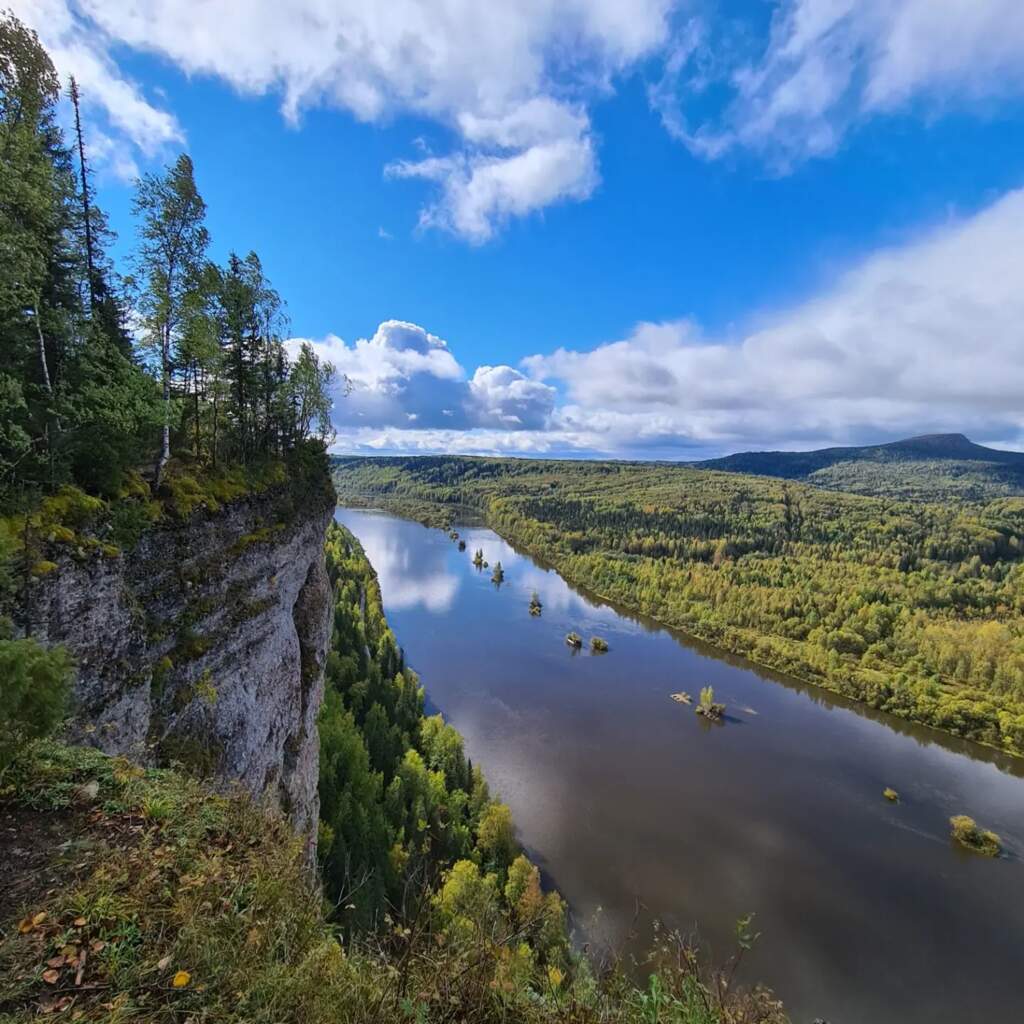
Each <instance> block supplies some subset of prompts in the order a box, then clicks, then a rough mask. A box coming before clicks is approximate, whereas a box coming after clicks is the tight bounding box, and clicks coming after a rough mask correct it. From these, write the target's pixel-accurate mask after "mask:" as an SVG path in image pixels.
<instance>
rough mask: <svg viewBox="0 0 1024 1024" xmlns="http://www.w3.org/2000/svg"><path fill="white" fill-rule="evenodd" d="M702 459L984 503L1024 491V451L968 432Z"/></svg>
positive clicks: (872, 489) (872, 490) (900, 494)
mask: <svg viewBox="0 0 1024 1024" xmlns="http://www.w3.org/2000/svg"><path fill="white" fill-rule="evenodd" d="M694 465H697V466H700V467H701V468H702V469H721V470H727V471H729V472H733V473H756V474H759V475H763V476H777V477H784V478H785V479H787V480H801V481H803V482H805V483H809V484H813V485H814V486H815V487H825V488H828V489H830V490H836V491H847V492H849V493H854V494H872V495H876V496H879V497H888V498H903V499H908V500H912V501H946V500H956V501H972V502H984V501H991V500H992V499H994V498H1001V497H1010V496H1017V495H1022V494H1024V453H1021V452H1012V451H1002V450H1000V449H997V448H986V447H984V446H983V445H980V444H974V443H973V442H972V441H969V440H968V439H967V438H966V437H964V435H963V434H925V435H923V436H921V437H911V438H907V439H906V440H903V441H893V442H890V443H888V444H879V445H863V446H859V447H857V446H854V447H842V448H820V449H818V450H816V451H809V452H738V453H737V454H735V455H727V456H726V457H725V458H721V459H710V460H707V461H705V462H698V463H694Z"/></svg>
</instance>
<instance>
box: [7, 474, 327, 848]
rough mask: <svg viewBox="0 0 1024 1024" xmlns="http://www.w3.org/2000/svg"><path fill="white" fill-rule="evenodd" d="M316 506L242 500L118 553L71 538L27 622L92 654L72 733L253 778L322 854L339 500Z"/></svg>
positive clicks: (81, 676) (221, 777)
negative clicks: (322, 742) (319, 830)
mask: <svg viewBox="0 0 1024 1024" xmlns="http://www.w3.org/2000/svg"><path fill="white" fill-rule="evenodd" d="M313 504H314V506H315V507H304V508H300V509H299V510H298V512H296V511H295V510H294V508H293V507H292V506H291V504H290V503H289V502H288V500H287V498H286V496H283V495H282V494H280V493H278V494H263V495H257V496H253V497H249V498H245V499H240V500H238V501H235V502H233V503H231V504H230V505H228V506H225V507H224V508H223V509H221V510H220V511H217V512H207V511H201V512H197V513H195V514H194V515H193V516H192V517H191V518H190V519H189V520H188V521H187V522H183V523H181V522H179V523H171V524H167V525H161V526H160V527H158V528H155V529H153V530H151V531H150V532H148V533H147V534H146V535H145V536H144V537H143V538H142V540H141V541H140V542H139V544H138V545H137V546H136V548H135V549H134V550H133V551H131V552H130V553H128V554H122V555H119V556H117V557H113V558H111V557H108V556H105V555H103V554H102V553H95V554H86V555H85V556H84V557H83V556H82V555H78V554H72V553H70V552H67V551H61V549H60V548H59V547H58V548H56V549H55V550H54V552H52V553H51V554H49V555H48V557H50V558H51V559H52V560H53V561H55V562H57V564H58V569H57V570H56V571H54V572H52V573H50V574H49V575H48V576H47V577H46V578H45V579H44V580H42V581H41V582H40V584H39V585H38V586H36V587H34V588H33V589H32V591H31V596H30V598H29V602H28V604H27V606H26V607H25V608H24V609H23V612H22V621H21V623H20V624H19V625H20V626H21V629H22V631H24V632H27V633H31V634H33V635H34V636H36V637H37V638H38V639H40V640H42V641H44V642H47V643H50V644H57V643H60V644H64V645H65V646H66V647H67V648H68V650H69V651H70V652H71V653H72V654H73V655H74V656H75V658H76V660H77V663H78V671H77V677H76V680H75V685H74V698H73V707H74V713H73V717H72V721H71V723H70V725H69V727H68V737H67V738H68V739H69V741H70V742H75V743H83V744H88V745H91V746H96V747H99V748H100V749H102V750H104V751H105V752H107V753H109V754H116V755H125V756H127V757H130V758H132V759H133V760H135V761H138V762H139V763H141V764H144V765H167V764H171V763H174V762H180V763H182V764H183V765H185V767H186V768H188V769H189V770H191V771H192V772H194V773H196V774H199V775H201V776H203V777H205V778H208V779H209V780H211V781H212V782H213V783H214V784H215V785H216V786H217V787H218V788H220V789H222V790H230V789H234V788H237V787H242V788H243V789H244V790H245V791H247V792H248V793H250V794H251V795H252V796H254V797H255V798H257V799H259V800H263V801H266V802H267V803H268V805H270V806H271V807H274V808H278V809H280V810H281V811H282V812H283V813H284V814H286V815H287V816H288V818H289V819H290V820H291V822H292V824H293V825H294V827H295V828H296V830H297V831H299V832H300V833H302V834H303V835H305V836H306V837H307V839H308V843H309V852H310V856H312V854H313V852H314V848H315V841H316V823H317V818H318V815H319V798H318V796H317V776H318V770H319V767H318V766H319V740H318V736H317V729H316V718H317V712H318V711H319V709H320V703H321V700H322V697H323V670H324V662H325V658H326V653H327V646H328V643H329V640H330V630H331V612H332V609H331V588H330V584H329V581H328V579H327V573H326V569H325V566H324V552H323V544H324V535H325V532H326V529H327V525H328V523H329V521H330V518H331V514H332V511H333V508H332V506H331V505H330V504H329V499H328V498H327V497H326V496H325V497H324V498H323V499H322V500H320V499H318V500H316V501H315V502H313Z"/></svg>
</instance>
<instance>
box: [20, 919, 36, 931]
mask: <svg viewBox="0 0 1024 1024" xmlns="http://www.w3.org/2000/svg"><path fill="white" fill-rule="evenodd" d="M32 927H33V926H32V918H31V917H23V918H22V919H21V920H20V921H19V922H18V931H19V932H21V934H22V935H28V933H29V932H30V931H32Z"/></svg>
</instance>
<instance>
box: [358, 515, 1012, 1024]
mask: <svg viewBox="0 0 1024 1024" xmlns="http://www.w3.org/2000/svg"><path fill="white" fill-rule="evenodd" d="M338 519H339V520H340V521H341V522H343V523H344V524H345V525H346V526H348V527H349V529H351V530H352V531H353V533H355V534H356V536H358V537H359V539H360V541H361V542H362V543H363V545H364V547H365V549H366V552H367V555H368V556H369V558H370V561H371V562H372V563H373V566H374V568H375V569H376V570H377V573H378V575H379V577H380V584H381V589H382V592H383V596H384V605H385V609H386V612H387V616H388V620H389V622H390V624H391V626H392V628H393V629H394V631H395V633H396V635H397V637H398V640H399V643H400V644H402V646H403V647H404V649H405V652H406V656H407V659H408V661H409V663H410V664H411V665H412V667H413V668H415V669H416V671H417V672H419V674H420V677H421V681H422V683H423V685H424V686H425V687H426V691H427V698H428V701H429V703H430V705H431V706H432V707H433V708H436V709H438V710H440V711H442V712H443V713H444V715H445V717H446V718H447V719H448V720H449V721H451V722H452V723H453V724H454V725H455V726H456V727H457V728H458V729H459V731H460V732H461V733H462V735H463V737H464V738H465V741H466V748H467V752H468V754H469V755H470V756H471V757H472V758H473V760H474V762H476V763H478V764H480V765H481V766H482V767H483V769H484V771H485V772H486V775H487V778H488V780H489V782H490V783H491V788H492V790H494V791H496V792H497V793H498V794H499V795H500V796H501V798H502V799H504V800H505V801H506V802H507V803H509V804H510V805H511V807H512V811H513V813H514V815H515V820H516V823H517V825H518V828H519V830H520V838H521V840H522V842H523V844H524V846H526V847H527V849H528V850H529V851H530V853H531V856H532V857H533V858H534V860H536V861H537V862H538V863H539V864H540V865H541V867H542V868H543V869H544V871H545V872H546V874H547V875H548V877H549V878H550V880H551V881H552V882H553V883H554V884H555V885H557V886H558V888H559V889H560V890H561V892H562V894H563V895H564V896H565V897H566V899H567V900H568V901H569V903H570V906H571V907H572V911H573V914H574V921H575V923H576V928H577V931H578V932H582V933H583V934H585V935H586V936H587V937H591V938H595V939H600V940H602V941H611V942H618V943H620V944H621V943H628V941H629V935H630V933H631V931H632V930H633V926H634V921H635V920H639V921H640V922H641V924H639V925H638V926H637V928H636V930H637V931H639V932H644V933H645V932H646V927H645V923H647V924H649V922H650V919H651V918H652V917H658V918H660V919H661V920H663V921H665V922H666V923H667V924H668V925H670V926H672V927H678V928H681V929H683V930H691V929H693V927H694V926H695V925H696V924H698V923H699V930H700V936H701V938H702V939H703V940H704V941H705V942H706V943H708V944H710V946H711V948H712V950H713V951H715V952H718V954H719V955H720V957H721V956H725V955H727V954H728V953H729V952H730V951H731V947H730V936H731V934H732V930H733V925H734V922H735V921H736V919H737V918H738V917H740V916H742V915H744V914H746V913H749V912H751V911H754V912H756V914H757V917H756V925H757V927H758V929H759V930H760V931H761V932H762V933H763V934H762V938H761V940H760V942H759V943H758V945H757V947H756V948H755V950H754V952H753V954H752V955H751V958H750V959H749V960H748V961H747V967H746V968H745V975H746V980H748V981H752V980H754V979H757V978H760V979H763V980H764V981H765V982H767V983H768V984H770V985H771V986H772V987H773V988H774V989H775V990H776V992H777V993H778V994H779V996H780V997H781V998H782V999H783V1000H784V1001H785V1002H786V1005H787V1008H788V1009H789V1011H790V1013H791V1015H792V1017H793V1020H794V1021H795V1022H796V1024H803V1022H808V1024H809V1022H810V1021H811V1020H813V1018H814V1017H816V1016H821V1017H824V1018H827V1019H828V1021H829V1022H830V1024H888V1022H893V1024H973V1022H976V1021H977V1022H981V1021H985V1022H995V1021H999V1022H1003V1021H1006V1022H1018V1021H1024V859H1022V858H1024V778H1022V777H1021V776H1022V775H1024V762H1019V761H1013V760H1012V759H1005V758H1001V757H1000V756H999V755H996V754H990V753H988V752H986V751H984V750H983V749H982V748H976V747H972V746H969V745H966V744H959V743H957V741H955V740H952V739H946V738H944V737H942V736H941V735H939V734H936V733H933V732H930V731H928V730H923V729H921V730H918V729H916V728H913V727H908V726H907V725H906V724H905V723H902V722H898V721H895V720H892V719H889V718H887V717H886V716H882V715H879V714H877V713H874V714H867V713H865V712H864V710H863V709H855V708H850V707H846V706H840V704H838V703H837V702H836V701H835V700H833V699H826V697H825V695H824V694H823V693H822V692H821V691H818V690H815V689H813V688H807V687H800V686H796V685H794V684H792V683H789V684H787V683H785V682H784V681H782V680H778V679H773V678H772V677H770V676H769V674H767V673H765V672H762V671H759V670H755V669H753V668H751V667H750V666H749V665H747V664H746V663H744V662H742V661H740V660H738V659H732V658H725V657H723V656H722V655H720V654H715V653H714V652H712V651H710V650H708V649H705V648H703V647H701V646H699V645H697V644H695V643H693V642H692V641H689V640H687V639H686V638H685V637H682V636H679V635H677V634H674V633H672V632H671V631H669V630H666V629H663V628H659V627H657V626H655V625H653V624H651V623H644V622H640V621H637V620H636V619H635V618H632V617H629V616H627V615H624V614H622V613H621V612H619V611H616V610H615V609H613V608H611V607H608V606H606V605H604V604H602V603H600V602H598V601H596V600H594V599H590V598H588V597H587V596H586V595H583V594H580V593H578V592H577V591H575V590H573V589H571V588H570V587H569V586H567V584H566V583H565V582H564V581H563V580H562V579H561V577H560V576H558V575H557V573H555V572H554V571H547V570H545V569H544V568H542V567H540V566H539V565H538V564H537V563H536V562H534V561H533V560H531V559H530V558H528V557H526V556H524V555H521V554H518V553H517V552H516V551H515V550H514V549H513V548H512V547H510V546H509V545H508V544H506V543H505V542H504V541H502V540H501V539H500V538H499V537H498V536H497V535H496V534H494V533H493V532H491V531H490V530H487V529H482V528H460V532H461V535H462V537H463V538H464V539H465V541H466V550H465V551H464V552H460V551H458V549H457V546H456V545H455V544H454V543H453V542H452V541H451V540H450V539H449V538H448V537H447V535H446V534H444V533H442V532H441V531H438V530H429V529H427V528H425V527H423V526H420V525H419V524H417V523H411V522H407V521H405V520H401V519H396V518H393V517H391V516H387V515H384V514H380V513H374V512H363V511H353V510H340V511H339V512H338ZM478 547H481V548H483V550H484V554H485V557H486V558H487V559H488V561H489V562H490V563H491V565H492V566H493V565H494V563H495V562H496V561H499V560H500V561H501V563H502V566H503V567H504V569H505V582H504V584H503V585H502V586H501V587H500V588H499V587H496V586H495V585H494V584H492V583H491V582H490V571H489V570H485V571H484V572H482V573H481V572H478V571H477V570H476V569H475V568H474V567H473V565H472V561H471V560H472V556H473V551H474V550H475V549H476V548H478ZM534 590H536V591H537V592H538V593H539V594H540V597H541V600H542V601H543V603H544V613H543V615H542V617H540V618H531V616H530V615H529V614H528V611H527V606H528V604H529V599H530V593H531V591H534ZM569 630H576V632H578V633H580V634H581V635H582V636H583V637H584V638H588V637H590V636H591V635H594V634H598V635H600V636H603V637H604V638H605V639H607V641H608V643H609V646H610V648H611V649H610V651H609V653H607V654H605V655H591V654H590V653H589V652H587V651H584V652H582V653H579V654H575V655H574V654H573V653H572V652H571V651H570V649H569V648H568V647H567V646H566V645H565V643H564V636H565V634H566V633H567V632H568V631H569ZM708 684H711V685H712V686H714V689H715V697H716V699H718V700H723V701H725V702H726V703H727V704H728V707H729V721H728V722H727V723H726V724H724V725H721V726H709V725H708V724H707V723H704V722H703V721H702V720H701V719H699V718H698V716H697V715H695V714H694V713H693V709H692V707H687V706H685V705H682V704H676V703H674V702H673V701H672V700H670V699H669V694H670V693H671V692H673V691H676V690H680V689H682V690H686V691H688V692H689V693H691V694H693V695H694V696H696V695H697V694H698V693H699V690H700V688H701V687H702V686H705V685H708ZM886 786H893V787H894V788H895V789H897V790H898V791H899V793H900V803H899V804H898V805H892V804H889V803H888V802H887V801H886V800H885V799H883V797H882V790H883V788H884V787H886ZM957 813H966V814H970V815H971V816H972V817H975V818H976V819H977V820H978V821H979V823H981V824H983V825H985V826H986V827H989V828H992V829H993V830H995V831H996V832H998V833H999V834H1000V835H1001V836H1002V837H1003V841H1004V845H1005V846H1006V848H1007V855H1006V856H1005V857H1003V858H1000V859H999V860H996V861H991V860H986V859H984V858H980V857H976V856H973V855H971V854H968V853H966V852H964V851H961V850H959V849H958V848H956V847H955V846H954V845H953V844H952V843H951V842H950V840H949V838H948V825H947V821H948V818H949V816H950V815H951V814H957ZM638 907H639V908H640V915H639V918H637V909H638Z"/></svg>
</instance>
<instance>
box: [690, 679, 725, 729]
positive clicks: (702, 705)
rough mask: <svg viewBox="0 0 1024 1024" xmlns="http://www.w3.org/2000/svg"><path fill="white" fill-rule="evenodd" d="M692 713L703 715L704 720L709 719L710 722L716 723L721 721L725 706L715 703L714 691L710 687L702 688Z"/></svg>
mask: <svg viewBox="0 0 1024 1024" xmlns="http://www.w3.org/2000/svg"><path fill="white" fill-rule="evenodd" d="M694 711H696V712H697V714H698V715H703V717H704V718H707V719H710V720H711V721H712V722H718V721H721V719H722V716H723V715H724V714H725V705H724V704H719V703H717V702H716V701H715V691H714V689H712V687H710V686H703V687H701V691H700V700H699V701H698V702H697V706H696V707H695V708H694Z"/></svg>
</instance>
